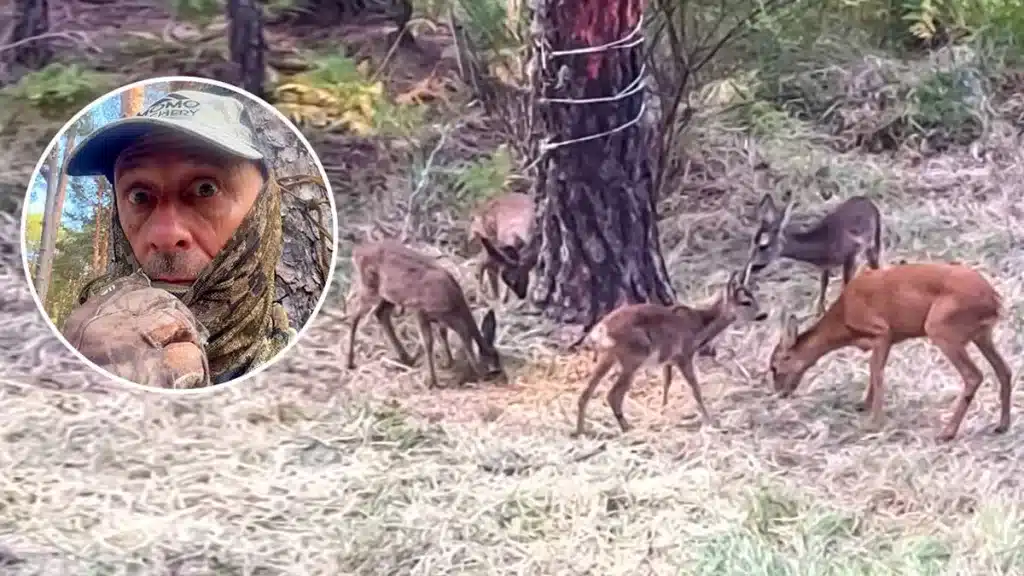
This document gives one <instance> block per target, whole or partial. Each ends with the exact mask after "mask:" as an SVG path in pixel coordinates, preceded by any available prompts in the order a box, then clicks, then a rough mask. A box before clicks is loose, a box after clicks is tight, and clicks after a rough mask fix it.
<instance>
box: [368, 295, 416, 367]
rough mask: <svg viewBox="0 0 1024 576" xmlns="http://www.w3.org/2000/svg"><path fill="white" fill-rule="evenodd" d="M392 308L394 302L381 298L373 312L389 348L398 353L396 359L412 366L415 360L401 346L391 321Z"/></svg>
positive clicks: (393, 307) (393, 308)
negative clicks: (382, 329) (389, 344)
mask: <svg viewBox="0 0 1024 576" xmlns="http://www.w3.org/2000/svg"><path fill="white" fill-rule="evenodd" d="M394 310H395V305H394V304H392V303H391V302H388V301H386V300H381V301H380V303H378V304H377V307H376V308H375V309H374V311H373V314H374V316H376V317H377V321H378V322H380V325H381V327H382V328H384V335H385V336H387V338H388V341H389V342H390V343H391V348H392V349H394V351H395V353H396V354H398V361H399V362H401V363H402V364H405V365H406V366H412V365H413V363H414V362H415V360H414V359H413V357H412V356H409V353H408V352H406V350H405V347H404V346H402V342H401V341H400V340H399V339H398V334H395V326H394V325H393V324H392V323H391V314H392V312H394Z"/></svg>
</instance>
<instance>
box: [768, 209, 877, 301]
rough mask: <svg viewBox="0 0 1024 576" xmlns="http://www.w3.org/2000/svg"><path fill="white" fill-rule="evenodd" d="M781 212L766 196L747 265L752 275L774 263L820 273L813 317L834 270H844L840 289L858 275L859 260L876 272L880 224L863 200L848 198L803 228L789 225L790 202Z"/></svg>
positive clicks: (873, 210) (823, 297)
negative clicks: (796, 263)
mask: <svg viewBox="0 0 1024 576" xmlns="http://www.w3.org/2000/svg"><path fill="white" fill-rule="evenodd" d="M784 201H785V206H784V207H783V208H782V209H779V208H778V207H777V206H776V204H775V201H774V200H773V199H772V196H771V195H770V194H765V195H764V196H763V197H762V198H761V202H760V203H759V204H758V207H757V215H758V227H757V230H756V231H755V232H754V236H753V237H752V238H751V241H750V253H749V263H750V267H751V271H752V272H754V273H755V274H757V273H759V272H761V271H762V270H764V269H765V268H766V267H767V266H768V265H769V264H771V263H772V262H773V261H775V260H776V259H777V258H780V257H781V258H788V259H791V260H797V261H800V262H805V263H807V264H811V265H813V266H815V267H817V268H818V269H819V270H821V283H820V286H821V293H820V295H819V297H818V305H817V312H818V314H819V315H821V314H822V313H824V311H825V296H826V292H827V291H828V282H829V278H830V276H831V272H832V270H834V269H835V268H837V267H842V270H843V286H846V284H848V283H849V281H850V278H852V277H853V275H854V273H855V272H856V270H857V259H858V257H859V256H860V255H861V254H864V256H865V257H866V259H867V263H868V266H870V267H871V268H874V269H877V268H878V267H879V261H880V259H881V253H882V222H881V220H882V218H881V214H880V213H879V211H878V207H877V206H875V204H874V202H872V201H871V200H870V199H868V198H866V197H864V196H854V197H852V198H849V199H847V200H845V201H844V202H842V203H841V204H839V205H838V206H836V207H835V208H834V209H832V210H831V211H830V212H829V213H828V214H826V215H825V216H824V217H822V218H821V219H820V220H818V221H817V222H816V223H814V224H813V225H812V226H808V227H807V228H803V229H801V228H797V227H794V226H790V225H789V219H790V216H791V215H792V212H793V204H794V200H793V199H792V197H791V195H790V197H789V198H784Z"/></svg>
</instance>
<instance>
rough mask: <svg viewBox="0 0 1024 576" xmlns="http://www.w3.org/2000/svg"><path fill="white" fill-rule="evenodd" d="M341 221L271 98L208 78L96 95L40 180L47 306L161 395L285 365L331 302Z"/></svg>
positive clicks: (97, 359) (27, 230)
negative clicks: (290, 351) (327, 301)
mask: <svg viewBox="0 0 1024 576" xmlns="http://www.w3.org/2000/svg"><path fill="white" fill-rule="evenodd" d="M336 237H337V212H336V211H335V205H334V197H333V194H332V193H331V188H330V184H329V183H328V181H327V175H326V174H325V172H324V168H323V166H322V165H321V163H320V160H319V158H318V157H317V155H316V153H315V152H314V151H313V149H312V147H311V146H310V144H309V142H308V141H307V140H306V138H305V137H303V136H302V134H301V133H300V132H299V131H298V129H296V128H295V126H294V125H293V124H292V123H291V122H290V121H289V120H288V119H287V118H285V117H284V116H283V115H282V114H281V113H280V112H278V111H277V110H276V109H275V108H274V107H273V106H271V105H270V104H268V103H266V102H264V101H262V100H260V99H259V98H257V97H255V96H253V95H252V94H249V93H247V92H245V91H243V90H241V89H239V88H236V87H234V86H231V85H230V84H225V83H222V82H216V81H212V80H207V79H204V78H192V77H163V78H154V79H151V80H145V81H142V82H137V83H134V84H129V85H127V86H124V87H122V88H120V89H118V90H115V91H113V92H111V93H109V94H106V95H104V96H102V97H101V98H99V99H97V100H95V101H93V102H92V103H90V104H89V105H88V106H86V107H85V108H84V109H83V110H82V111H80V112H79V113H78V114H77V115H76V116H75V117H74V118H72V119H71V121H69V122H68V123H67V124H66V125H65V126H64V127H63V128H62V129H61V130H60V132H58V133H57V135H56V136H55V137H54V139H53V140H52V141H51V142H50V144H49V145H48V146H47V148H46V151H45V152H44V153H43V156H42V158H40V159H39V163H38V164H37V166H36V170H35V172H34V173H33V175H32V180H31V182H30V183H29V187H28V193H27V198H26V200H25V204H24V211H23V214H22V253H23V255H24V266H25V273H26V274H27V275H28V279H29V282H30V284H31V285H32V287H33V293H34V296H35V299H36V304H37V305H38V306H39V309H40V311H41V312H42V313H43V316H45V317H46V319H47V322H48V323H49V324H50V326H51V328H53V330H54V332H55V333H56V334H57V336H58V338H60V339H61V341H62V342H64V344H65V345H66V346H68V347H69V348H70V349H71V350H72V351H73V352H74V353H75V354H76V355H77V356H78V357H80V358H81V359H82V360H84V361H86V362H87V363H88V364H90V365H91V366H93V367H94V368H96V369H97V370H99V371H100V372H101V373H104V374H105V375H107V376H111V377H113V378H115V379H116V380H118V381H120V382H122V383H125V384H131V385H135V386H141V387H144V388H146V389H150V390H159V391H175V392H183V391H191V392H195V391H198V390H210V389H216V388H218V387H220V386H222V385H224V384H228V383H231V382H238V381H239V380H241V379H244V378H246V377H247V376H251V375H253V374H255V373H257V372H259V371H260V370H262V369H264V368H266V367H267V366H269V365H271V364H272V363H273V362H275V361H276V360H278V359H280V358H281V357H282V355H283V354H284V353H285V352H286V351H287V350H288V349H289V348H290V347H291V346H292V345H293V344H295V342H296V341H297V340H298V338H299V335H300V333H301V332H302V331H303V329H304V328H305V327H306V326H308V325H309V324H310V322H311V321H312V320H313V318H314V316H315V315H316V314H317V312H318V311H319V309H320V306H321V305H322V304H323V301H324V298H325V297H326V295H327V287H328V286H330V281H331V276H332V274H333V273H334V246H335V238H336Z"/></svg>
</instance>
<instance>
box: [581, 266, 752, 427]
mask: <svg viewBox="0 0 1024 576" xmlns="http://www.w3.org/2000/svg"><path fill="white" fill-rule="evenodd" d="M749 274H750V268H749V267H748V268H746V269H745V270H744V272H743V274H742V276H741V275H739V274H737V273H736V272H733V273H732V274H731V275H730V276H729V281H728V282H727V283H726V285H725V287H724V288H723V290H722V293H721V295H720V296H719V297H718V298H717V299H716V300H715V301H714V302H712V303H711V304H710V305H709V306H706V307H691V306H687V305H683V304H677V305H674V306H662V305H658V304H650V303H644V304H631V305H627V306H623V307H621V308H618V309H616V310H614V311H612V312H611V313H609V314H608V315H607V316H605V317H604V318H603V319H601V321H600V322H598V323H597V325H595V326H594V328H593V329H591V331H590V332H589V334H588V335H587V340H588V341H589V343H590V345H591V346H592V347H593V348H594V350H595V351H596V352H597V365H596V367H595V368H594V372H593V374H592V375H591V376H590V380H589V381H588V382H587V386H586V388H585V389H584V390H583V392H582V393H581V394H580V398H579V411H578V413H577V420H576V430H575V432H574V433H573V436H574V437H575V436H579V435H581V434H583V424H584V419H585V412H586V406H587V403H588V402H589V401H590V398H591V396H593V394H594V390H595V389H596V388H597V385H598V383H600V381H601V380H602V379H603V378H604V376H605V375H606V374H608V372H609V371H610V370H611V369H612V368H613V367H614V366H615V364H618V365H619V366H620V367H621V372H620V373H619V376H618V378H617V379H616V380H615V384H613V385H612V388H611V390H609V391H608V396H607V400H608V405H609V406H610V407H611V409H612V414H614V415H615V419H616V420H617V421H618V423H619V427H620V428H621V429H622V431H623V432H628V431H629V430H630V428H631V426H630V425H629V423H628V422H627V421H626V418H625V416H624V415H623V413H622V401H623V399H624V398H625V396H626V392H628V391H629V388H630V386H632V383H633V378H634V376H635V375H636V372H637V371H638V370H640V369H641V368H643V367H646V366H649V365H661V366H662V377H663V389H664V393H663V395H662V405H663V406H664V405H665V404H667V403H668V391H669V388H670V387H671V384H672V365H675V366H676V367H677V368H678V369H679V371H680V372H682V374H683V378H684V379H685V380H686V382H687V384H689V386H690V390H691V391H692V393H693V397H694V400H695V401H696V402H697V409H698V411H699V412H700V415H701V418H702V419H703V422H704V423H705V424H708V425H713V423H714V420H713V419H712V418H711V416H710V415H709V414H708V411H707V408H705V406H704V399H703V397H702V396H701V393H700V384H699V383H698V382H697V376H696V374H695V372H694V369H693V357H694V354H695V353H696V351H697V350H698V349H700V348H701V347H702V346H704V345H705V344H707V343H708V342H710V341H711V340H713V339H714V338H715V337H716V336H718V335H719V334H720V333H721V332H722V331H723V330H725V329H726V328H727V327H728V326H729V325H730V324H732V323H733V322H735V321H736V320H737V319H741V320H744V321H747V320H756V321H761V320H764V319H765V317H767V313H766V312H762V311H761V310H760V308H759V306H758V303H757V299H756V298H754V295H753V294H752V293H751V291H750V289H749V288H748V287H747V280H748V276H749Z"/></svg>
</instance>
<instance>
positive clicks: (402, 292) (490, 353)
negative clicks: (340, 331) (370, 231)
mask: <svg viewBox="0 0 1024 576" xmlns="http://www.w3.org/2000/svg"><path fill="white" fill-rule="evenodd" d="M352 264H353V268H354V270H355V274H356V277H355V278H354V279H353V282H352V288H351V289H350V291H349V297H348V299H347V301H346V308H347V309H350V310H351V314H350V321H351V327H350V331H349V346H348V364H347V365H348V367H349V368H350V369H352V368H355V358H354V356H355V342H356V330H357V329H358V327H359V322H360V320H362V318H363V317H364V316H365V315H366V314H367V313H368V312H370V311H371V310H372V311H373V313H374V316H376V318H377V320H378V321H379V322H380V324H381V327H382V328H383V329H384V334H385V335H386V336H387V338H388V341H389V342H390V344H391V347H392V348H393V349H394V351H395V353H396V354H397V355H398V359H399V361H400V362H402V363H403V364H405V365H407V366H412V365H413V363H414V361H415V360H414V358H413V357H411V356H410V355H409V353H408V352H406V350H405V348H404V347H403V346H402V343H401V342H400V341H399V339H398V335H397V334H395V328H394V325H393V324H392V321H391V316H392V314H393V312H394V310H395V308H396V307H401V308H402V309H403V310H409V311H411V312H412V313H413V314H415V315H416V320H417V323H418V327H419V332H420V338H421V340H422V343H423V349H424V353H425V355H426V357H427V366H428V368H429V370H430V374H429V380H428V383H427V386H428V388H436V387H437V373H436V371H435V367H434V355H433V350H434V334H433V332H432V330H431V327H432V326H433V325H435V324H436V325H437V326H438V331H439V335H440V338H441V345H442V348H443V351H444V354H445V357H446V360H447V362H448V363H449V364H452V363H453V362H454V358H453V357H452V352H451V348H450V346H449V344H448V330H451V331H452V332H455V334H456V336H458V338H459V340H460V341H461V342H462V346H463V348H464V349H465V351H466V358H467V360H468V362H469V364H470V367H471V368H472V370H473V372H474V373H475V374H476V376H477V377H478V378H491V377H497V378H498V379H502V380H504V379H506V375H505V373H504V369H503V368H502V365H501V358H500V357H499V355H498V352H497V350H496V349H495V347H494V337H495V330H496V328H497V324H496V320H495V316H494V311H493V310H488V311H487V312H486V313H485V314H484V317H483V321H482V322H481V326H480V327H479V328H478V327H477V324H476V321H475V320H474V319H473V313H472V311H470V308H469V304H468V303H467V301H466V297H465V294H464V293H463V291H462V288H461V287H460V286H459V283H458V282H457V281H456V280H455V278H454V277H453V276H452V275H451V274H450V273H449V272H448V271H447V270H445V269H444V268H442V267H441V266H440V265H439V264H437V262H436V261H434V260H433V259H432V258H430V257H429V256H427V255H425V254H423V253H421V252H418V251H416V250H413V249H412V248H409V247H407V246H405V245H404V244H402V243H401V242H398V241H397V240H391V239H386V240H377V241H372V242H366V243H363V244H359V245H357V246H356V247H355V248H353V249H352ZM474 343H475V344H476V347H477V350H478V355H476V356H474V354H473V344H474Z"/></svg>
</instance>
